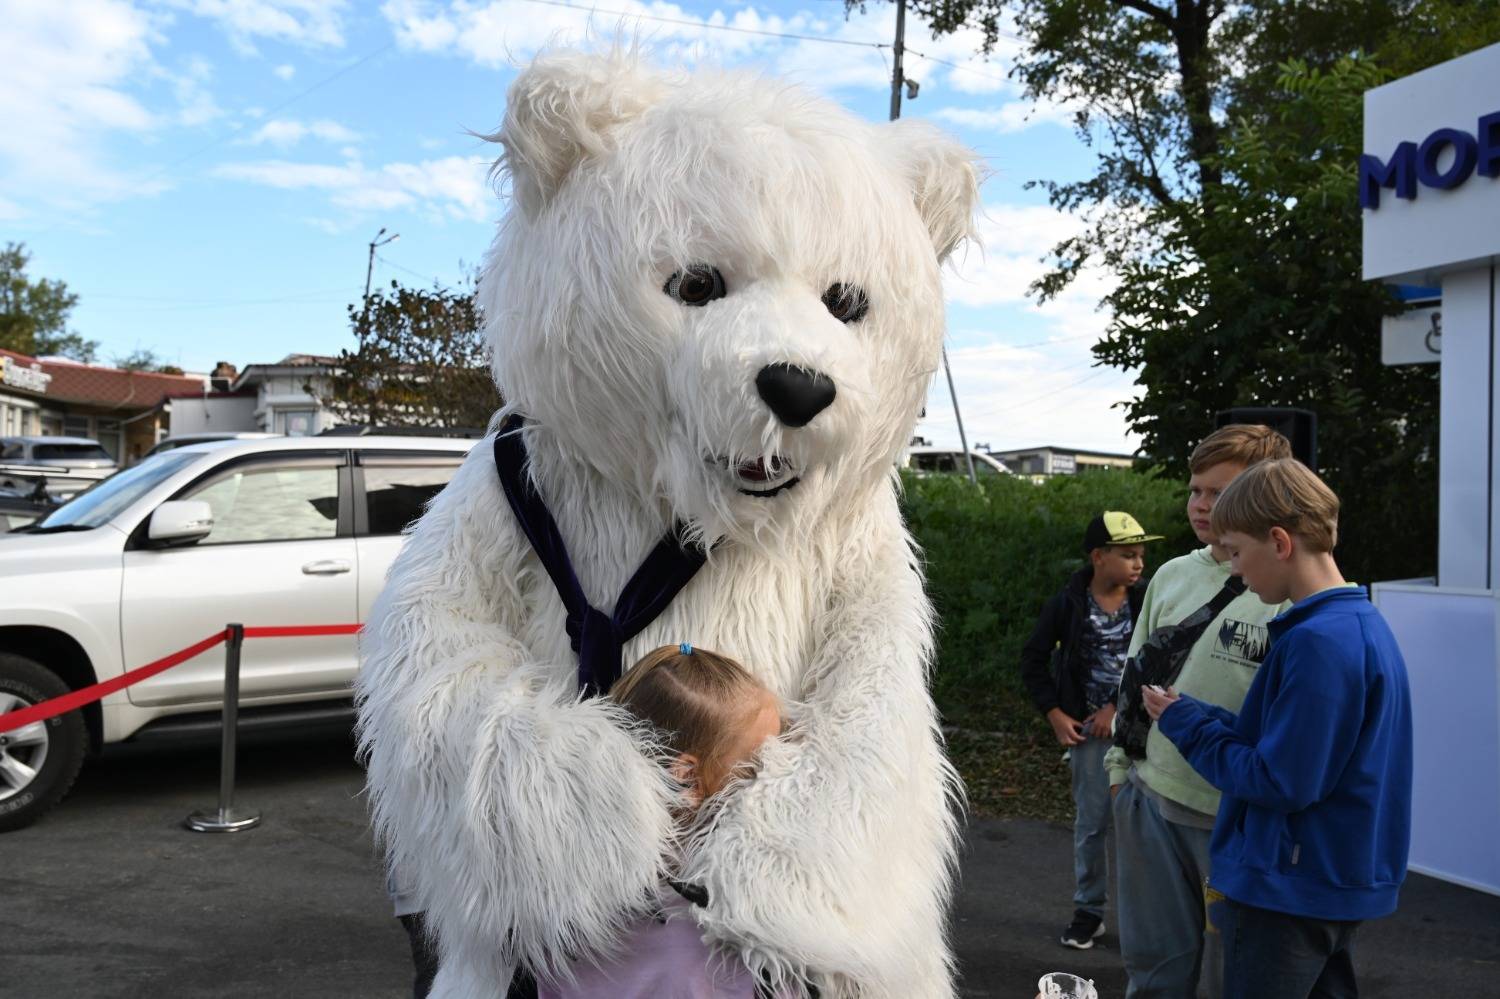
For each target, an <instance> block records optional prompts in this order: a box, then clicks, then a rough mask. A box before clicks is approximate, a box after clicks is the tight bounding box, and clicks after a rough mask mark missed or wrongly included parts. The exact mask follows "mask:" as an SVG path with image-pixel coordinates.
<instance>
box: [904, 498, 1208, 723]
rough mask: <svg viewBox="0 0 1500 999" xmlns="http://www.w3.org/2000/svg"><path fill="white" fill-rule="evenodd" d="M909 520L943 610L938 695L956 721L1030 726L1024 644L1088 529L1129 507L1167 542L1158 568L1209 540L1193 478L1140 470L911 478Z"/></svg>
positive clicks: (1152, 563)
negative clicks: (1188, 483)
mask: <svg viewBox="0 0 1500 999" xmlns="http://www.w3.org/2000/svg"><path fill="white" fill-rule="evenodd" d="M904 484H905V495H904V497H903V501H902V502H903V506H904V509H905V512H906V518H907V523H908V525H909V526H910V528H911V530H912V533H913V534H914V535H915V536H916V539H917V542H918V543H919V545H920V546H921V551H922V555H923V558H924V560H925V562H926V572H927V588H928V592H929V593H930V594H931V596H932V600H933V603H934V604H935V605H936V607H937V611H938V616H939V620H940V626H939V631H938V653H937V663H936V668H935V671H934V674H933V695H934V697H935V698H936V700H937V703H938V706H939V708H940V709H941V710H942V712H943V716H944V719H945V721H947V722H948V723H949V724H953V725H959V726H963V727H966V728H982V729H988V730H1005V729H1009V730H1011V731H1021V730H1024V729H1025V728H1030V727H1032V726H1033V725H1034V724H1035V723H1036V721H1037V719H1038V717H1039V716H1038V715H1037V714H1036V711H1035V710H1034V709H1033V708H1032V706H1031V701H1030V699H1029V698H1028V697H1027V696H1026V692H1025V688H1024V687H1023V686H1022V684H1021V676H1020V670H1019V657H1020V653H1021V646H1022V644H1023V643H1024V642H1025V641H1026V638H1027V636H1028V635H1030V634H1031V629H1032V626H1033V625H1034V624H1035V623H1036V618H1037V613H1038V612H1039V611H1040V610H1041V607H1042V603H1043V602H1044V601H1045V600H1046V599H1047V598H1048V597H1050V596H1051V595H1052V594H1054V593H1056V592H1057V591H1058V589H1060V588H1061V587H1062V585H1063V583H1064V582H1066V581H1067V578H1068V575H1069V574H1070V573H1072V572H1073V571H1074V570H1075V569H1077V568H1079V567H1080V566H1082V565H1083V554H1082V551H1081V550H1080V549H1081V545H1082V541H1083V529H1084V527H1085V526H1087V524H1088V522H1089V520H1090V519H1091V518H1093V517H1094V516H1095V515H1097V514H1099V513H1101V512H1103V511H1105V510H1125V511H1127V512H1129V513H1131V514H1132V515H1134V516H1135V518H1136V519H1137V520H1139V521H1140V522H1141V524H1142V525H1143V526H1144V527H1145V528H1146V529H1147V531H1149V532H1150V533H1152V534H1161V535H1165V540H1162V541H1155V542H1152V543H1151V544H1149V545H1147V553H1146V558H1147V569H1146V571H1147V574H1148V575H1149V574H1150V572H1151V571H1152V570H1153V569H1154V567H1156V566H1158V565H1160V564H1161V563H1162V562H1165V561H1166V560H1167V559H1170V558H1174V557H1176V556H1178V555H1182V554H1184V553H1186V552H1188V551H1190V550H1192V549H1193V548H1194V547H1196V546H1197V544H1198V543H1197V541H1196V540H1195V539H1194V537H1193V533H1192V529H1191V528H1190V527H1189V526H1188V523H1187V516H1186V513H1185V512H1184V506H1185V504H1186V500H1187V490H1186V488H1185V486H1184V485H1183V484H1182V483H1181V482H1177V481H1174V480H1170V479H1160V478H1156V477H1154V476H1153V475H1151V474H1148V473H1143V472H1136V471H1125V470H1118V471H1098V472H1087V473H1084V474H1081V475H1058V476H1053V477H1051V478H1049V479H1047V480H1045V481H1044V482H1043V483H1042V484H1040V485H1037V484H1035V483H1034V482H1032V481H1031V480H1030V479H1026V478H1022V477H1020V476H992V477H990V478H988V479H982V480H980V488H979V489H977V490H976V489H975V488H974V486H972V485H971V484H970V483H969V481H968V479H967V478H965V477H963V476H956V475H934V476H928V477H924V478H918V477H915V476H911V475H906V476H905V482H904Z"/></svg>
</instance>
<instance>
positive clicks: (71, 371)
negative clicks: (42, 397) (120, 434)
mask: <svg viewBox="0 0 1500 999" xmlns="http://www.w3.org/2000/svg"><path fill="white" fill-rule="evenodd" d="M41 364H42V370H43V371H45V372H46V373H47V374H49V375H51V376H52V382H51V384H49V385H48V386H47V393H46V394H47V397H48V398H51V399H56V400H57V401H59V402H78V403H85V404H87V405H91V406H107V407H110V408H112V409H130V410H146V409H152V408H154V407H155V406H157V405H160V403H161V401H162V400H163V399H165V398H167V397H168V396H169V395H173V394H175V393H182V392H195V393H199V394H201V393H202V392H203V379H201V378H193V377H190V376H187V375H160V374H156V373H155V372H151V371H121V370H120V369H118V368H101V367H96V366H95V365H92V364H72V363H69V362H66V361H43V362H41Z"/></svg>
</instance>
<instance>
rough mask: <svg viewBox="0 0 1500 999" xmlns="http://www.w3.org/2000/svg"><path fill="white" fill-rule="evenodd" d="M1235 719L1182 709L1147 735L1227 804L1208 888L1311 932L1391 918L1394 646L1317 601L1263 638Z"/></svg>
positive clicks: (1369, 623)
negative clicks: (1337, 922) (1323, 922)
mask: <svg viewBox="0 0 1500 999" xmlns="http://www.w3.org/2000/svg"><path fill="white" fill-rule="evenodd" d="M1269 629H1270V633H1271V651H1270V654H1268V655H1267V656H1266V659H1265V661H1264V662H1263V663H1262V664H1261V667H1260V672H1259V673H1258V674H1257V675H1256V677H1255V680H1254V682H1252V683H1251V685H1250V691H1249V693H1247V694H1246V695H1245V703H1244V705H1243V706H1242V707H1241V709H1240V713H1239V715H1238V716H1236V715H1235V714H1234V713H1233V712H1230V711H1226V710H1225V709H1223V708H1221V707H1217V706H1215V705H1212V704H1204V703H1203V702H1201V701H1197V700H1194V699H1193V698H1191V697H1183V698H1182V699H1181V700H1179V701H1178V702H1177V703H1175V704H1173V705H1172V706H1171V707H1169V708H1168V709H1167V710H1166V711H1165V712H1163V713H1162V716H1161V718H1160V720H1159V721H1158V722H1157V727H1158V728H1160V730H1161V732H1162V734H1163V735H1165V736H1166V737H1167V738H1169V739H1171V740H1172V743H1173V744H1174V745H1175V746H1177V748H1178V750H1179V751H1180V752H1181V753H1182V755H1183V756H1184V757H1185V758H1186V759H1187V761H1188V762H1189V763H1191V764H1192V765H1193V769H1195V770H1197V771H1198V772H1199V773H1200V774H1202V775H1203V776H1204V778H1205V779H1206V780H1207V781H1208V782H1209V783H1210V784H1212V785H1213V786H1214V787H1216V788H1218V789H1219V790H1221V791H1222V792H1224V798H1223V801H1222V802H1221V803H1220V805H1219V816H1218V820H1217V821H1216V822H1215V824H1214V834H1213V840H1212V842H1211V845H1210V857H1211V860H1212V867H1213V874H1212V875H1211V876H1210V878H1209V883H1210V884H1211V885H1212V886H1213V887H1214V888H1216V889H1218V890H1219V891H1221V892H1223V893H1224V895H1225V896H1227V897H1229V898H1232V899H1234V900H1235V901H1236V902H1243V903H1245V904H1247V905H1254V906H1258V907H1259V908H1262V909H1270V910H1273V911H1275V912H1285V913H1291V914H1292V915H1297V916H1309V917H1312V918H1315V919H1373V918H1376V917H1379V916H1385V915H1389V914H1390V913H1392V912H1394V911H1395V909H1396V895H1397V893H1398V892H1399V890H1400V888H1401V882H1402V880H1403V879H1404V878H1405V877H1406V852H1407V846H1408V844H1409V841H1410V834H1411V772H1412V764H1411V752H1412V750H1411V747H1412V736H1411V695H1410V693H1409V691H1408V689H1407V684H1406V663H1405V662H1404V661H1403V660H1402V658H1401V650H1400V649H1399V648H1397V646H1396V639H1395V637H1394V636H1393V635H1392V634H1391V630H1390V628H1389V627H1388V626H1387V625H1386V623H1385V619H1384V618H1383V617H1381V616H1380V612H1379V611H1377V610H1376V609H1375V608H1374V607H1373V606H1371V604H1370V602H1369V601H1368V600H1367V599H1365V595H1364V593H1363V592H1361V591H1360V590H1358V589H1355V588H1352V587H1348V588H1339V589H1332V590H1324V591H1323V592H1321V593H1316V594H1314V595H1313V596H1310V597H1308V598H1307V599H1305V600H1302V601H1300V602H1298V603H1296V604H1294V605H1293V606H1292V608H1291V609H1290V610H1288V611H1287V612H1286V613H1284V614H1282V615H1281V616H1279V617H1277V618H1275V619H1273V620H1272V621H1271V623H1270V626H1269Z"/></svg>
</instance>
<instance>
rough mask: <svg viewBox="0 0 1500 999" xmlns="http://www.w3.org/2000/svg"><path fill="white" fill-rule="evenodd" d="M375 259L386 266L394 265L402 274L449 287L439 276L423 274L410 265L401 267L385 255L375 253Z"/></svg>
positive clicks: (441, 286) (442, 286)
mask: <svg viewBox="0 0 1500 999" xmlns="http://www.w3.org/2000/svg"><path fill="white" fill-rule="evenodd" d="M375 259H376V260H378V261H380V262H381V263H382V264H385V265H386V266H387V267H394V268H395V269H396V270H398V271H401V272H402V273H404V274H410V275H411V276H412V277H417V278H421V279H422V280H423V281H431V282H432V283H433V284H435V285H437V286H438V287H440V288H448V287H451V285H449V284H448V282H447V281H444V280H442V279H440V278H435V277H433V276H432V275H431V274H423V273H421V272H420V271H414V270H412V269H411V268H410V267H403V266H402V265H400V264H398V263H396V262H395V261H394V260H389V259H387V258H386V257H382V256H381V255H380V254H378V253H377V254H375Z"/></svg>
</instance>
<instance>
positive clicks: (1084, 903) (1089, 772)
mask: <svg viewBox="0 0 1500 999" xmlns="http://www.w3.org/2000/svg"><path fill="white" fill-rule="evenodd" d="M1110 745H1111V743H1110V740H1109V739H1095V738H1093V737H1090V738H1089V739H1088V741H1087V742H1085V743H1084V744H1083V745H1081V746H1074V747H1073V748H1072V749H1070V750H1069V751H1068V762H1069V764H1070V765H1071V766H1072V768H1073V807H1074V810H1075V818H1074V819H1073V881H1074V886H1075V887H1074V890H1073V908H1075V909H1083V910H1084V911H1085V912H1091V913H1093V914H1094V915H1096V916H1100V917H1103V915H1104V897H1105V892H1106V890H1107V885H1108V883H1109V868H1108V866H1107V864H1108V852H1107V851H1106V850H1105V848H1104V842H1105V836H1107V835H1108V834H1109V774H1108V773H1106V772H1105V770H1104V753H1105V751H1106V750H1108V749H1109V747H1110Z"/></svg>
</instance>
